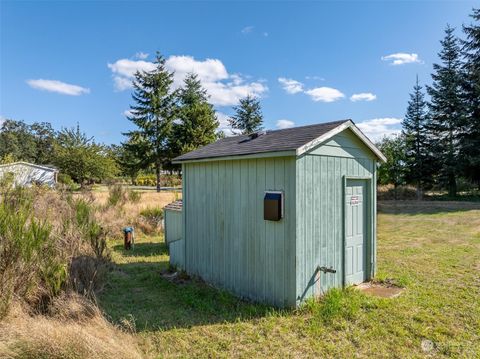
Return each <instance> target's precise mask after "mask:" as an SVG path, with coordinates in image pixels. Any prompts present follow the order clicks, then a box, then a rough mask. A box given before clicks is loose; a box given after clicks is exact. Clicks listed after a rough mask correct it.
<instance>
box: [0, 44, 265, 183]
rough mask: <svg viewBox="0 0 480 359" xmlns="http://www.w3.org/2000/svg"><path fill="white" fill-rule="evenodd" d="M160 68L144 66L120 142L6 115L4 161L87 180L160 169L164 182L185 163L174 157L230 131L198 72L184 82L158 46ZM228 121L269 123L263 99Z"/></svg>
mask: <svg viewBox="0 0 480 359" xmlns="http://www.w3.org/2000/svg"><path fill="white" fill-rule="evenodd" d="M154 64H155V69H154V70H152V71H148V72H147V71H138V72H137V73H136V74H135V79H134V81H133V93H132V99H133V105H131V106H130V111H129V115H128V116H127V119H128V120H129V121H131V122H132V123H133V124H134V125H135V129H134V130H132V131H129V132H126V133H124V135H125V137H126V140H125V141H124V142H123V143H121V144H120V145H110V146H107V145H104V144H100V143H97V142H96V141H95V139H94V138H93V137H88V136H87V135H86V134H85V133H84V132H82V131H81V130H80V127H79V125H77V127H75V128H65V129H62V130H60V131H55V130H54V129H53V128H52V126H51V124H50V123H48V122H42V123H39V122H35V123H33V124H31V125H28V124H26V123H24V122H23V121H16V120H11V119H9V120H5V121H4V122H3V124H2V125H1V127H0V162H1V163H8V162H14V161H26V162H32V163H36V164H43V165H53V166H55V167H57V168H58V169H59V170H60V173H61V174H60V179H61V180H62V181H66V182H69V181H70V180H72V181H74V182H76V183H78V184H80V185H81V186H83V185H86V184H90V183H94V182H101V181H104V180H106V179H109V178H113V177H115V176H118V175H121V176H124V177H125V176H126V177H129V178H130V179H132V182H134V180H135V178H136V177H137V176H138V175H139V174H140V173H152V172H153V173H155V175H156V187H157V190H158V191H159V190H160V176H161V172H162V170H170V171H172V170H175V169H177V170H178V166H177V167H176V166H175V165H173V164H172V159H173V158H175V157H177V156H179V155H181V154H183V153H186V152H189V151H192V150H194V149H196V148H198V147H200V146H204V145H207V144H209V143H212V142H214V141H216V140H217V139H219V138H221V137H223V136H225V134H224V133H223V132H222V131H220V130H219V124H220V123H219V121H218V119H217V115H216V112H215V109H214V107H213V105H212V104H210V103H209V96H208V94H207V91H206V90H205V89H204V88H203V87H202V84H201V81H200V79H199V78H198V75H196V74H195V73H190V74H188V75H187V76H186V78H185V79H184V81H183V86H181V87H180V88H178V89H174V87H173V75H174V74H173V73H172V72H169V71H168V70H167V69H166V68H165V59H164V57H163V56H162V55H160V54H159V53H157V56H156V59H155V61H154ZM233 110H234V115H233V116H231V117H230V118H229V119H228V121H229V124H230V127H231V128H232V130H233V131H235V132H236V133H241V134H249V133H252V132H255V131H259V130H261V129H262V125H263V115H262V111H261V106H260V101H259V99H258V98H256V97H255V96H251V95H248V96H246V97H245V98H243V99H240V100H239V104H238V105H237V106H234V107H233Z"/></svg>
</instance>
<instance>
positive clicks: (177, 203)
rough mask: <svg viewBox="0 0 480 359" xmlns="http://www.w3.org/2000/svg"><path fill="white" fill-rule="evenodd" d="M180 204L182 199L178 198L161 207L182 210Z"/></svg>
mask: <svg viewBox="0 0 480 359" xmlns="http://www.w3.org/2000/svg"><path fill="white" fill-rule="evenodd" d="M182 204H183V202H182V200H181V199H179V200H177V201H175V202H172V203H169V204H167V205H166V206H165V207H163V209H169V210H171V211H181V210H182Z"/></svg>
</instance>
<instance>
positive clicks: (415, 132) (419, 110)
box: [402, 76, 432, 199]
mask: <svg viewBox="0 0 480 359" xmlns="http://www.w3.org/2000/svg"><path fill="white" fill-rule="evenodd" d="M426 125H427V103H426V102H425V96H424V94H423V91H422V87H421V86H420V85H419V84H418V76H417V82H416V84H415V86H414V87H413V93H412V94H410V101H409V102H408V107H407V113H406V114H405V118H404V120H403V123H402V126H403V135H404V138H405V161H406V167H407V173H406V180H407V182H409V183H414V184H415V186H416V188H417V199H421V198H422V192H423V190H424V188H425V185H426V184H428V183H431V182H432V167H431V161H430V156H429V153H430V148H429V145H428V140H429V138H428V132H427V126H426Z"/></svg>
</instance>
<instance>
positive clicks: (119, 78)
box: [107, 59, 155, 91]
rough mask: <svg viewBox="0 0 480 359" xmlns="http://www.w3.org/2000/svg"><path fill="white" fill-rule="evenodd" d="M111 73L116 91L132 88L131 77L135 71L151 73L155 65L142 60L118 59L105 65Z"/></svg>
mask: <svg viewBox="0 0 480 359" xmlns="http://www.w3.org/2000/svg"><path fill="white" fill-rule="evenodd" d="M107 66H108V67H109V68H110V70H112V72H113V81H114V85H115V89H116V90H117V91H123V90H126V89H129V88H131V87H132V80H133V76H134V75H135V73H136V72H137V71H152V70H153V69H155V65H154V64H153V63H152V62H148V61H143V60H130V59H120V60H118V61H116V62H114V63H113V64H108V65H107Z"/></svg>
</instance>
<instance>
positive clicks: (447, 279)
mask: <svg viewBox="0 0 480 359" xmlns="http://www.w3.org/2000/svg"><path fill="white" fill-rule="evenodd" d="M475 206H476V207H475ZM380 208H381V213H380V214H379V217H378V226H379V228H378V274H377V278H376V279H377V280H378V281H387V282H389V283H391V282H393V283H395V284H397V285H400V286H403V287H405V290H404V292H403V293H402V294H401V295H400V296H399V297H397V298H392V299H384V298H376V297H371V296H368V295H365V294H362V293H360V292H359V291H357V290H354V289H352V288H347V289H345V290H332V291H330V292H328V293H327V294H326V295H325V296H324V297H323V298H322V299H320V300H310V301H308V302H307V303H306V304H305V305H304V306H303V307H301V308H299V309H297V310H277V309H274V308H270V307H266V306H261V305H258V304H253V303H248V302H244V301H241V300H239V299H237V298H235V297H234V296H232V295H230V294H229V293H227V292H224V291H219V290H217V289H214V288H212V287H210V286H209V285H207V284H205V283H202V282H200V281H197V280H191V281H187V282H182V283H172V282H170V281H168V280H166V279H164V277H162V275H161V273H162V272H163V271H165V270H167V268H168V253H167V248H166V246H165V244H164V243H163V238H162V237H161V236H159V237H143V238H139V240H138V241H137V245H136V247H135V249H134V250H133V251H131V252H126V251H124V250H123V249H122V246H121V242H120V241H117V242H112V243H111V247H112V248H113V260H114V262H115V263H116V269H115V270H114V271H112V273H111V274H110V278H109V286H108V288H107V289H106V290H105V291H104V292H103V293H102V294H101V295H100V304H101V306H102V308H103V309H104V311H105V312H106V313H107V315H108V316H109V317H110V319H111V320H112V321H113V322H115V323H121V322H122V320H123V319H128V320H130V321H134V322H135V325H136V330H137V336H138V338H139V339H140V340H141V342H142V343H143V348H144V350H145V353H146V354H148V355H151V356H153V357H172V356H173V357H252V358H256V357H312V356H317V357H353V356H368V357H382V358H384V357H408V358H411V357H425V356H427V355H428V356H430V357H451V356H453V357H468V358H470V357H476V356H477V355H478V353H479V352H480V330H479V323H480V301H479V298H480V275H479V273H480V210H478V209H475V208H478V205H472V204H468V203H464V204H451V203H442V204H435V203H432V204H430V205H429V206H428V205H425V204H424V203H422V204H420V205H418V204H415V202H408V203H400V204H399V203H397V204H395V205H394V204H391V203H390V204H388V203H387V204H385V205H383V206H380ZM425 340H427V341H431V342H432V343H433V349H432V350H430V351H427V352H425V351H424V349H422V341H425Z"/></svg>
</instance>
